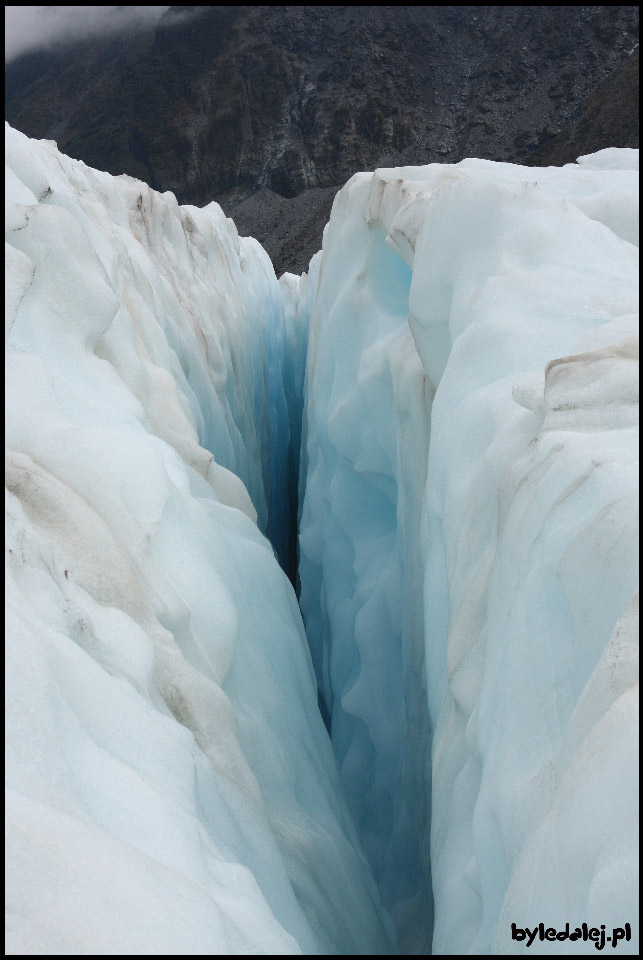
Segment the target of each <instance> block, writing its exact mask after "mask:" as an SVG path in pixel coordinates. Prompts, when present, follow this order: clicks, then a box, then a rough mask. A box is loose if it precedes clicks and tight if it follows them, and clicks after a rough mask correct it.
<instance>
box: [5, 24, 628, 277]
mask: <svg viewBox="0 0 643 960" xmlns="http://www.w3.org/2000/svg"><path fill="white" fill-rule="evenodd" d="M173 9H175V8H170V10H169V11H168V14H166V15H165V17H164V18H162V19H161V21H160V23H159V25H158V26H157V27H156V29H155V30H148V31H147V32H141V33H138V34H136V35H132V36H126V37H120V38H118V39H114V38H109V39H105V40H102V41H92V42H85V43H79V44H76V45H74V46H73V47H67V48H65V49H59V50H57V51H54V52H46V53H36V54H27V55H24V56H22V57H21V58H19V59H17V60H14V61H13V62H12V63H10V64H9V65H8V68H7V71H6V118H7V119H8V120H9V122H10V123H11V124H12V125H14V126H16V127H17V128H18V129H20V130H22V131H23V132H25V133H26V134H28V135H29V136H32V137H39V138H47V139H54V140H56V141H57V142H58V145H59V147H60V149H61V150H63V151H64V152H65V153H67V154H69V155H71V156H73V157H77V158H79V159H82V160H84V161H85V162H86V163H88V164H90V165H92V166H95V167H98V168H100V169H103V170H108V171H109V172H110V173H113V174H119V173H128V174H130V175H132V176H135V177H140V178H141V179H143V180H145V181H146V182H148V183H149V184H150V185H151V186H153V187H154V188H156V189H159V190H163V191H164V190H171V191H172V192H174V193H175V194H176V196H177V199H178V200H179V202H181V203H194V204H197V205H202V204H205V203H207V202H209V201H210V200H212V199H217V200H218V201H219V202H220V203H221V204H222V206H223V208H224V210H225V211H226V213H227V214H229V215H231V216H233V217H234V218H235V220H236V221H237V222H238V225H239V227H240V229H241V230H242V231H247V232H249V233H251V234H253V235H254V236H256V237H257V238H258V239H259V240H260V241H261V242H262V243H263V244H264V245H265V246H266V248H267V249H268V252H269V253H270V254H271V256H272V258H273V262H274V264H275V268H276V270H277V272H278V273H279V272H281V271H282V270H284V269H289V270H295V271H300V270H301V269H304V268H305V266H306V265H307V262H308V259H309V257H310V256H311V255H312V253H314V252H315V250H317V249H318V247H319V246H320V243H321V227H322V226H323V224H324V223H325V222H326V220H327V218H328V214H329V211H330V206H331V203H332V199H333V197H334V195H335V193H336V191H337V189H338V188H339V187H340V186H341V185H342V184H343V183H344V182H345V181H346V180H347V179H348V178H349V177H350V176H351V175H352V174H353V173H354V172H355V171H356V170H366V169H373V168H374V167H377V166H391V165H400V164H405V163H429V162H432V161H441V162H456V161H459V160H461V159H462V158H464V157H467V156H478V157H483V158H488V159H495V160H513V161H522V162H527V163H563V162H566V161H569V160H573V159H575V157H576V156H577V155H578V154H579V153H583V152H589V151H592V150H596V149H600V148H601V147H604V146H612V145H615V146H637V145H638V109H637V104H638V100H637V99H636V97H635V95H634V93H633V91H635V90H636V89H637V79H638V56H637V55H635V56H636V59H634V57H633V56H632V54H633V52H634V51H635V50H636V47H637V44H638V8H637V7H624V6H619V7H606V6H589V7H580V6H562V7H551V6H549V7H545V6H541V7H517V6H514V7H497V6H470V7H448V6H407V7H404V6H402V7H399V6H398V7H391V6H371V7H356V6H320V7H315V6H307V7H302V6H260V7H251V6H242V7H231V6H217V7H194V8H182V9H183V10H184V11H185V10H188V11H191V16H188V17H184V18H183V19H180V20H179V21H178V22H177V21H176V18H175V17H174V16H173V14H172V11H173ZM601 118H602V119H601ZM607 118H609V119H607Z"/></svg>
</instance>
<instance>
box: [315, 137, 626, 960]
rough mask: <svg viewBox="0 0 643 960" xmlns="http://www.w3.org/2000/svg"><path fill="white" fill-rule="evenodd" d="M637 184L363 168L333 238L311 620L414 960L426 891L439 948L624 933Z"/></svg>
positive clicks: (327, 689)
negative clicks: (543, 931)
mask: <svg viewBox="0 0 643 960" xmlns="http://www.w3.org/2000/svg"><path fill="white" fill-rule="evenodd" d="M636 170H638V151H630V150H607V151H601V152H600V153H599V154H595V155H592V156H590V157H583V158H581V160H580V162H579V163H578V164H570V165H567V166H565V167H563V168H560V169H559V168H544V169H543V168H539V169H536V168H533V169H530V168H525V167H518V166H514V165H511V164H502V163H492V162H489V161H482V160H465V161H463V162H462V163H460V164H458V165H455V166H443V165H438V164H435V165H431V166H428V167H418V168H398V169H392V170H379V171H376V172H375V173H374V174H357V175H356V176H355V177H353V178H352V180H351V181H350V182H349V183H348V185H347V186H346V187H345V188H344V189H343V190H342V191H341V192H340V193H339V195H338V196H337V198H336V200H335V204H334V207H333V212H332V216H331V220H330V224H329V225H328V227H327V230H326V234H325V238H324V250H323V258H322V262H321V269H320V275H319V287H318V295H317V299H316V301H315V304H314V306H313V310H312V320H311V328H310V343H309V351H308V366H307V375H306V415H307V428H306V429H307V474H306V482H305V499H304V503H303V508H302V517H301V529H300V550H301V562H300V577H301V583H302V592H301V607H302V611H303V613H304V619H305V623H306V630H307V635H308V639H309V643H310V646H311V652H312V656H313V662H314V664H315V669H316V673H317V676H318V683H319V686H320V692H321V696H322V698H323V701H324V704H325V709H326V712H327V713H328V714H331V715H332V721H331V729H332V740H333V745H334V747H335V752H336V754H337V757H338V760H339V763H340V768H341V773H342V779H343V782H344V787H345V791H346V795H347V797H348V799H349V803H350V804H351V808H352V810H353V813H354V816H355V818H356V821H357V823H358V828H359V831H360V836H361V839H362V843H363V845H364V849H365V851H366V853H367V855H368V856H369V858H370V859H371V862H372V864H373V867H374V870H375V875H376V878H377V880H378V884H379V886H380V889H381V891H382V895H383V899H384V903H385V905H386V906H387V907H388V908H389V909H390V910H391V912H392V915H393V917H394V919H395V920H396V925H397V927H398V931H399V934H400V944H401V949H402V952H405V953H414V952H421V953H422V952H428V949H429V946H430V944H431V936H432V932H431V916H430V911H429V909H428V903H429V901H430V892H429V891H430V890H431V889H432V892H433V898H434V901H435V926H434V930H433V939H432V949H433V952H435V953H438V954H441V953H465V954H466V953H474V954H477V953H516V952H520V951H521V950H522V951H523V952H524V951H525V950H526V947H525V945H524V944H523V945H522V947H521V946H520V944H518V943H516V942H512V941H511V922H512V921H515V922H516V923H517V924H518V926H522V927H525V926H529V927H534V926H537V924H538V923H539V922H541V921H544V922H545V926H546V927H547V926H555V927H557V929H561V930H562V929H564V927H565V923H566V922H567V921H569V922H570V923H571V924H572V925H573V924H574V923H578V924H581V923H582V922H583V921H585V922H589V924H590V926H591V925H592V924H594V925H600V924H602V923H605V924H606V925H607V928H608V929H609V928H610V926H619V927H622V926H623V924H624V923H626V922H630V921H629V920H628V918H629V917H632V918H634V923H635V924H636V918H637V917H638V908H637V900H636V897H637V886H636V875H635V866H636V864H635V859H634V853H633V851H634V847H635V842H636V841H635V836H636V833H635V831H636V824H637V820H636V810H637V805H636V795H637V784H638V779H637V774H636V755H635V752H634V750H635V733H634V731H635V730H636V720H635V708H636V699H635V696H634V695H633V692H634V690H635V684H636V683H637V676H638V675H637V664H638V661H637V659H636V658H637V650H638V648H637V646H636V637H637V633H636V630H637V625H638V605H637V600H633V597H635V596H637V589H638V551H637V523H638V519H637V518H638V513H637V511H638V502H637V490H638V473H637V465H638V458H637V452H638V451H637V444H638V381H637V376H638V327H637V322H638V320H637V311H638V299H637V277H638V250H637V249H636V247H635V245H634V244H635V243H637V242H638V176H637V174H636V172H635V171H636ZM632 604H636V610H635V609H634V606H632ZM429 763H430V765H431V766H430V769H429V767H428V765H429ZM429 809H430V818H431V819H430V824H429V822H428V811H429ZM429 831H430V845H429V842H428V836H429ZM637 937H638V927H635V936H634V937H633V939H632V941H631V942H630V943H621V944H619V949H622V950H624V951H625V952H626V953H627V952H637V945H636V941H637ZM584 946H585V945H584V944H583V942H582V941H581V942H579V943H577V944H574V943H571V942H569V941H568V942H567V943H566V944H565V946H564V947H561V944H560V943H555V944H553V945H551V946H550V945H549V944H548V943H543V944H539V948H538V949H539V952H544V953H546V952H548V951H549V952H553V953H559V952H561V950H562V951H563V952H569V953H574V952H577V953H578V952H580V953H582V952H584Z"/></svg>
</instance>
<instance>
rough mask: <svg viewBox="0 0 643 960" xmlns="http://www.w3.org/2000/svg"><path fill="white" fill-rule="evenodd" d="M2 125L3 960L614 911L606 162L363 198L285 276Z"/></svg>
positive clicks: (618, 290) (407, 938)
mask: <svg viewBox="0 0 643 960" xmlns="http://www.w3.org/2000/svg"><path fill="white" fill-rule="evenodd" d="M6 137H7V139H6V150H7V174H6V176H7V200H8V203H7V221H6V240H7V244H6V247H5V251H6V264H7V280H8V282H7V313H6V316H7V320H6V339H7V348H6V351H7V352H6V370H7V384H8V392H7V397H8V411H7V490H8V493H7V508H6V509H7V538H6V542H7V675H8V678H9V679H8V686H7V690H8V698H7V699H8V704H7V706H8V726H7V731H8V733H7V744H8V762H7V771H8V773H7V779H8V831H9V850H8V854H9V856H8V863H9V871H8V877H7V886H8V891H9V899H8V914H7V931H8V934H7V935H8V949H9V952H17V953H19V952H27V953H38V952H43V951H44V952H47V953H52V952H58V953H74V952H83V953H92V952H96V953H110V952H115V953H117V952H128V953H155V952H163V953H168V952H170V953H171V952H175V953H208V952H212V953H265V954H278V953H279V954H289V953H357V954H360V953H361V954H367V953H372V954H376V953H395V952H397V951H398V949H399V952H402V953H428V952H435V953H454V952H455V953H457V952H463V953H467V952H471V953H507V952H508V953H515V952H519V951H520V950H523V952H524V951H525V950H526V948H525V947H524V943H523V944H522V946H521V945H520V944H519V943H517V942H515V941H512V939H511V923H512V922H514V923H516V924H518V926H523V927H524V926H530V927H533V926H535V925H536V924H537V923H538V922H539V921H541V920H544V921H545V923H546V925H551V926H554V927H558V928H559V929H563V928H564V926H565V923H566V922H570V924H574V923H576V922H580V923H582V922H583V921H589V922H590V923H597V924H599V925H600V924H601V923H605V924H606V926H608V927H610V926H615V927H616V926H618V927H621V926H622V925H623V924H624V923H625V922H631V920H632V919H634V920H635V918H636V917H637V905H636V901H635V895H636V882H635V876H634V869H635V861H634V857H633V853H632V836H633V830H634V827H635V822H636V821H635V817H636V814H635V805H634V800H633V798H634V794H635V788H636V778H635V776H634V760H633V748H634V734H633V730H634V727H633V723H632V717H633V709H634V700H633V690H634V687H633V684H634V670H635V664H636V653H637V648H636V646H635V643H634V641H635V637H636V625H637V622H638V607H637V606H636V601H633V600H632V598H633V596H634V594H635V592H636V586H637V581H636V570H637V554H636V552H635V549H634V548H635V545H636V544H635V523H634V516H635V514H634V511H635V509H636V501H635V499H634V492H635V491H636V489H637V476H636V462H635V461H636V448H635V436H636V433H635V432H636V430H637V424H638V411H637V406H636V400H637V397H638V392H637V383H636V379H635V371H636V370H637V368H638V363H637V361H638V352H637V350H638V347H637V341H636V343H635V341H634V339H633V336H634V334H635V332H636V330H635V326H634V311H635V309H636V289H635V282H634V281H635V274H636V261H635V248H634V243H635V242H636V240H637V233H636V230H637V226H636V224H637V221H636V217H635V216H634V213H633V210H634V207H633V202H634V199H635V196H636V183H635V173H634V172H633V166H634V161H635V160H637V158H638V154H637V152H636V151H623V150H614V151H602V152H601V153H600V154H596V155H594V156H592V157H587V158H581V162H580V163H579V164H578V165H569V166H567V167H564V168H562V169H560V170H558V169H554V168H549V169H547V170H530V169H528V168H522V167H515V166H512V165H508V164H493V163H489V162H485V161H473V160H470V161H464V162H463V163H462V164H459V165H457V166H442V165H433V166H431V167H425V168H404V169H398V170H395V171H392V170H391V171H387V170H380V171H377V172H376V173H375V174H358V175H357V176H356V177H354V178H353V179H352V180H351V181H350V182H349V184H347V186H346V187H345V188H344V189H343V190H342V191H341V192H340V194H339V195H338V197H337V198H336V201H335V205H334V207H333V213H332V216H331V221H330V224H329V226H328V227H327V228H326V231H325V235H324V247H323V251H322V252H321V253H320V254H317V255H316V257H314V258H313V261H312V262H311V265H310V268H309V271H308V274H304V275H303V276H302V277H301V278H296V277H293V276H290V275H285V276H284V277H282V278H281V280H280V281H279V282H278V281H277V280H276V278H275V276H274V272H273V271H272V268H271V265H270V262H269V260H268V258H267V257H266V255H265V253H264V251H263V250H262V249H261V247H260V246H259V244H257V243H256V241H254V240H251V239H248V238H238V236H237V234H236V230H235V229H234V225H233V224H232V222H231V221H227V220H226V219H225V217H224V216H223V214H222V213H221V211H220V209H219V208H218V207H217V206H216V204H211V205H210V206H209V207H206V208H204V209H203V210H199V209H197V208H193V207H179V206H178V205H177V203H176V201H175V199H174V197H173V196H172V195H171V194H163V195H159V194H157V193H155V192H154V191H151V190H150V189H149V188H148V187H146V186H145V185H144V184H141V183H139V182H138V181H134V180H131V179H130V178H127V177H121V178H112V177H110V176H108V175H106V174H102V173H100V172H98V171H93V170H90V169H88V168H87V167H85V166H84V165H83V164H81V163H78V162H76V161H72V160H69V158H66V157H64V156H62V155H61V154H59V153H58V151H57V150H56V149H55V145H53V144H48V143H43V142H41V143H37V142H34V141H30V140H28V139H27V138H26V137H23V136H22V135H21V134H18V133H17V132H16V131H12V130H11V129H10V128H7V134H6ZM54 238H55V242H53V240H54ZM297 512H298V513H299V524H298V526H299V566H298V571H297V573H298V579H299V583H300V589H299V604H300V606H301V611H302V613H303V618H304V622H305V625H306V635H305V634H304V631H303V627H302V621H301V616H300V613H299V607H298V605H297V602H296V599H295V594H294V592H293V590H292V587H291V585H290V584H289V583H288V581H287V579H286V577H285V576H284V573H283V572H282V571H281V570H280V569H279V566H278V565H277V563H276V560H275V557H274V555H273V550H272V548H271V547H270V546H269V544H268V542H267V541H266V539H265V538H264V536H263V535H262V532H260V531H263V532H264V533H266V534H267V535H268V536H269V538H270V540H271V542H272V544H273V546H274V550H275V552H276V554H277V555H278V557H279V560H280V562H281V564H282V567H283V568H284V570H285V571H286V572H287V573H288V576H289V577H290V579H291V581H293V580H295V573H296V571H295V563H294V557H295V552H296V551H295V546H296V528H297V524H296V517H295V514H296V513H297ZM27 704H28V705H29V706H28V709H27V708H26V705H27ZM317 704H319V707H320V710H319V711H318V709H317ZM320 713H321V716H320ZM322 716H323V722H322ZM324 723H325V725H326V727H327V729H328V731H329V732H330V742H329V739H328V736H327V733H326V730H325V729H324ZM331 744H332V749H331ZM88 851H91V855H88ZM432 900H434V901H435V916H434V917H433V912H432ZM391 918H392V921H393V922H392V921H391ZM633 932H634V934H635V936H634V937H633V939H632V941H630V942H628V943H626V944H620V945H619V948H620V949H621V950H622V951H623V952H637V937H638V927H637V926H636V923H635V924H634V926H633ZM585 947H586V944H582V943H580V944H574V943H572V942H571V941H568V942H567V943H566V945H565V947H564V950H565V951H566V952H572V953H573V952H581V953H582V952H584V949H585ZM548 950H549V951H550V952H553V953H559V952H561V947H560V943H554V944H550V943H548V942H544V943H542V944H539V951H540V952H547V951H548Z"/></svg>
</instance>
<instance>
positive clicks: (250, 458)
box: [5, 128, 396, 955]
mask: <svg viewBox="0 0 643 960" xmlns="http://www.w3.org/2000/svg"><path fill="white" fill-rule="evenodd" d="M6 159H7V165H6V184H7V228H6V240H7V242H6V246H5V251H6V269H7V285H6V297H7V302H6V403H7V414H6V425H7V432H6V446H7V450H6V485H7V491H6V550H7V564H6V604H7V619H6V634H7V648H6V649H7V661H6V663H7V836H8V843H7V864H8V870H7V879H6V883H7V893H8V902H7V952H8V953H10V954H35V955H52V954H55V955H67V954H70V955H73V954H79V955H104V954H107V955H110V954H163V955H166V954H170V955H171V954H195V955H197V954H198V955H201V954H210V953H214V954H244V953H250V954H266V955H279V954H298V953H311V954H325V953H331V954H336V953H375V954H379V953H391V952H395V949H396V948H395V935H394V933H393V931H392V927H391V923H390V920H389V919H388V917H386V916H385V915H384V914H383V912H382V909H381V906H380V901H379V896H378V893H377V890H376V888H375V884H374V882H373V879H372V875H371V872H370V868H369V867H368V866H367V864H366V862H365V859H364V856H363V854H362V852H361V849H360V847H359V843H358V841H357V837H356V833H355V828H354V826H353V824H352V821H351V818H350V816H349V814H348V811H347V808H346V804H345V802H344V800H343V798H342V793H341V789H340V785H339V779H338V773H337V767H336V762H335V758H334V756H333V752H332V748H331V745H330V742H329V740H328V737H327V734H326V730H325V728H324V725H323V723H322V720H321V718H320V716H319V713H318V709H317V692H316V685H315V680H314V676H313V673H312V665H311V661H310V656H309V653H308V648H307V645H306V639H305V635H304V631H303V627H302V623H301V617H300V614H299V610H298V607H297V602H296V599H295V595H294V592H293V589H292V587H291V585H290V583H289V582H288V580H287V579H286V577H285V575H284V574H283V572H282V571H281V569H280V567H279V565H278V563H277V561H276V559H275V557H274V554H273V551H272V548H271V546H270V544H269V543H268V541H267V540H266V539H265V537H264V536H263V534H262V533H261V532H260V530H259V529H258V528H257V525H256V522H255V521H256V519H257V514H258V515H259V525H260V526H261V528H262V529H264V530H265V529H268V528H269V527H270V526H271V524H272V525H273V526H275V527H276V528H279V525H280V524H285V522H286V520H287V517H281V516H280V513H279V512H280V510H283V509H284V508H283V507H282V506H280V499H281V500H283V497H284V489H285V487H286V486H287V484H288V482H290V483H291V484H292V482H293V480H292V478H290V479H289V478H288V469H289V465H288V437H289V425H288V409H289V406H288V404H289V403H290V407H291V409H292V408H293V402H294V400H293V397H292V396H291V397H289V398H288V400H287V399H286V396H285V393H284V385H283V383H284V379H286V380H287V381H288V383H290V384H291V389H292V390H293V391H294V390H295V389H297V388H296V387H295V384H296V383H298V384H299V387H298V389H299V390H301V380H302V379H303V363H304V360H303V354H301V351H302V350H303V351H304V352H305V331H304V333H303V337H302V335H300V333H299V332H298V331H297V330H296V329H295V326H296V322H297V309H296V305H297V300H298V297H299V291H298V281H297V280H296V279H295V278H291V279H290V280H288V278H286V280H284V281H282V286H283V285H286V287H287V288H288V290H289V295H290V300H289V301H288V303H289V304H290V312H289V313H288V311H286V310H285V309H284V300H283V298H282V294H281V287H280V285H279V283H278V282H277V280H276V278H275V275H274V271H273V270H272V267H271V264H270V261H269V259H268V257H267V256H266V254H265V253H264V251H263V250H262V249H261V247H260V246H259V244H257V243H256V242H255V241H253V240H244V239H241V240H240V239H239V238H238V236H237V233H236V230H235V228H234V225H233V224H232V222H231V221H228V220H226V218H225V217H224V215H223V214H222V212H221V210H220V208H219V207H218V206H217V205H216V204H211V205H210V206H209V207H206V208H205V209H203V210H198V209H196V208H189V207H179V206H178V204H177V202H176V200H175V198H174V196H173V195H172V194H163V195H159V194H158V193H154V192H153V191H151V190H150V189H149V188H148V187H146V186H145V185H144V184H142V183H139V182H137V181H135V180H132V179H130V178H129V177H118V178H113V177H110V176H108V175H107V174H103V173H99V172H97V171H94V170H91V169H88V168H87V167H86V166H85V165H84V164H82V163H80V162H77V161H74V160H70V159H69V158H67V157H64V156H62V155H61V154H60V153H58V151H57V150H56V149H55V145H53V144H51V143H44V142H34V141H30V140H28V139H27V138H26V137H24V136H23V135H22V134H20V133H18V132H16V131H14V130H11V129H9V128H7V131H6ZM305 286H306V280H305V279H304V280H303V281H302V291H303V290H305ZM287 313H288V315H286V314H287ZM286 337H288V338H289V344H290V347H289V351H290V352H289V354H288V363H287V364H286V366H287V370H288V372H287V376H286V374H282V372H281V367H282V364H283V360H284V350H285V342H286ZM297 344H299V346H297ZM302 344H303V346H302ZM298 350H299V352H300V354H301V355H299V354H298V353H297V351H298ZM296 429H299V426H298V424H297V426H296ZM239 478H241V479H239ZM242 481H243V482H242ZM295 482H296V481H295ZM283 529H285V528H283ZM275 539H276V540H277V541H278V537H276V538H275Z"/></svg>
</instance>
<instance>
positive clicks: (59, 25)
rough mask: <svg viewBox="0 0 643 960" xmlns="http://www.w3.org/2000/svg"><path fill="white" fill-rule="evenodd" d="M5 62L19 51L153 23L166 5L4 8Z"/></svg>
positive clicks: (42, 47) (134, 28) (100, 35)
mask: <svg viewBox="0 0 643 960" xmlns="http://www.w3.org/2000/svg"><path fill="white" fill-rule="evenodd" d="M4 10H5V14H4V16H5V45H4V59H5V63H6V62H7V61H9V60H13V59H15V57H17V56H19V55H20V54H22V53H26V52H27V51H31V50H42V49H47V48H52V47H55V46H62V45H64V44H67V43H73V42H74V41H76V40H86V39H88V38H89V37H104V36H108V35H109V34H114V33H125V32H129V31H132V30H136V29H140V28H141V27H145V26H148V27H150V26H154V25H155V24H156V23H157V22H158V20H159V18H160V17H161V15H162V14H163V13H165V11H166V10H169V7H5V8H4Z"/></svg>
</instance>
